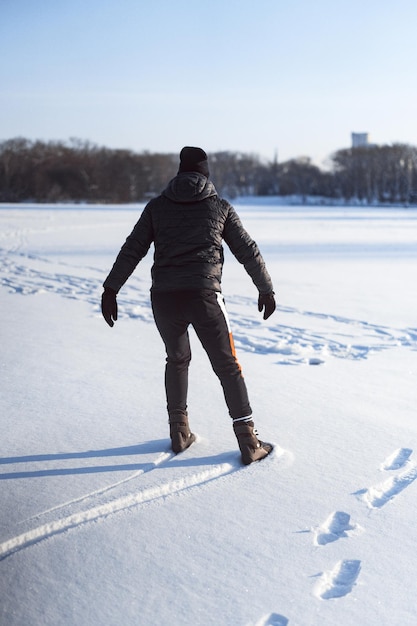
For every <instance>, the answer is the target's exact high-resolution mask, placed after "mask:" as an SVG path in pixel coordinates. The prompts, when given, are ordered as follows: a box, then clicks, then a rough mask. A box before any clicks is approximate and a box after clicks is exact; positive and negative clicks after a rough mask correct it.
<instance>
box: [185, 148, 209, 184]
mask: <svg viewBox="0 0 417 626" xmlns="http://www.w3.org/2000/svg"><path fill="white" fill-rule="evenodd" d="M181 172H199V173H200V174H203V176H206V177H207V178H208V177H209V176H210V172H209V167H208V160H207V154H206V153H205V152H204V150H202V149H201V148H191V147H190V146H186V147H185V148H183V149H182V150H181V152H180V167H179V170H178V173H181Z"/></svg>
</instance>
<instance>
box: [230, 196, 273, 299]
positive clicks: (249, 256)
mask: <svg viewBox="0 0 417 626" xmlns="http://www.w3.org/2000/svg"><path fill="white" fill-rule="evenodd" d="M223 203H224V205H225V206H227V207H228V216H227V219H226V222H225V226H224V231H223V239H224V241H225V242H226V243H227V245H228V246H229V248H230V250H231V251H232V253H233V254H234V256H235V257H236V259H237V260H238V261H239V263H242V265H243V266H244V268H245V270H246V271H247V273H248V274H249V276H250V277H251V278H252V281H253V283H254V284H255V286H256V287H257V289H258V291H259V293H261V294H265V293H271V292H272V291H273V285H272V280H271V277H270V275H269V273H268V270H267V269H266V266H265V262H264V260H263V258H262V255H261V253H260V251H259V248H258V246H257V244H256V242H255V241H254V240H253V239H252V238H251V237H250V235H249V233H248V232H247V231H246V230H245V229H244V227H243V225H242V222H241V221H240V218H239V216H238V214H237V213H236V211H235V209H234V208H233V207H232V206H231V205H230V204H229V203H228V202H226V201H225V200H223Z"/></svg>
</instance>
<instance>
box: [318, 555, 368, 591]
mask: <svg viewBox="0 0 417 626" xmlns="http://www.w3.org/2000/svg"><path fill="white" fill-rule="evenodd" d="M360 571H361V562H360V561H359V560H356V559H350V560H344V561H339V562H338V563H336V565H335V566H334V568H333V569H332V570H330V571H327V572H323V574H322V575H321V577H320V580H319V582H318V583H317V586H316V589H315V595H316V596H317V597H318V598H321V599H322V600H331V599H333V598H342V597H343V596H346V595H347V594H348V593H350V592H351V591H352V589H353V587H354V585H355V584H356V581H357V579H358V576H359V573H360Z"/></svg>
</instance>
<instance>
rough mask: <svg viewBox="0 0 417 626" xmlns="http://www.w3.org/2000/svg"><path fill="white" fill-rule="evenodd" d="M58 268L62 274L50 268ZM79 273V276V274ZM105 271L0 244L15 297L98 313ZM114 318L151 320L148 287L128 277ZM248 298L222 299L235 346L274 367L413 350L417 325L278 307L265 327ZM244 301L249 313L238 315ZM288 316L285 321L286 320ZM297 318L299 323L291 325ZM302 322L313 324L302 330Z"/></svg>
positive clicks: (3, 274)
mask: <svg viewBox="0 0 417 626" xmlns="http://www.w3.org/2000/svg"><path fill="white" fill-rule="evenodd" d="M52 265H53V266H54V268H56V267H57V266H58V267H62V270H63V271H62V272H57V271H53V269H52ZM83 274H84V275H83ZM104 278H105V275H104V273H103V271H102V270H100V269H98V268H88V267H87V268H86V267H76V266H72V265H70V264H68V263H65V262H62V261H50V260H48V259H45V258H42V257H39V256H36V255H31V254H25V253H24V252H21V251H20V250H19V246H15V248H13V249H9V250H7V249H4V248H3V249H2V248H0V284H1V285H2V286H3V287H5V288H6V289H7V290H8V291H9V292H12V293H16V294H21V295H25V296H28V295H36V294H42V293H55V294H57V295H59V296H61V297H64V298H71V299H75V300H79V301H81V302H87V303H88V304H89V305H90V306H91V307H92V310H93V312H94V314H97V315H99V314H100V294H101V285H102V282H103V279H104ZM118 301H119V318H120V319H122V318H126V317H127V318H135V319H140V320H142V321H144V322H152V321H153V316H152V311H151V306H150V301H149V293H148V288H147V287H146V289H144V288H143V287H142V285H141V280H140V278H138V277H136V276H134V277H131V279H130V280H129V282H128V283H127V284H126V285H125V286H124V288H123V291H122V293H121V294H120V296H119V298H118ZM252 301H253V298H248V297H242V296H234V297H233V296H231V297H227V298H226V303H227V308H228V311H229V315H230V319H231V323H232V328H233V336H234V341H235V345H236V347H237V348H238V349H241V350H245V351H248V352H254V353H258V354H265V353H269V354H276V355H277V358H278V360H277V364H280V365H301V364H309V365H320V364H322V363H324V362H325V361H326V360H327V359H328V358H329V357H336V358H344V359H353V360H363V359H367V358H368V357H369V356H370V355H372V354H373V353H376V352H379V351H382V350H387V349H390V348H393V347H397V346H403V347H406V348H409V349H411V350H417V328H405V329H396V328H389V327H386V326H382V325H377V324H371V323H369V322H366V321H361V320H355V319H350V318H347V317H343V316H340V315H332V314H327V313H321V312H313V311H303V310H299V309H296V308H294V307H289V306H282V305H278V307H277V312H278V315H277V316H276V318H275V319H277V323H275V324H274V323H273V321H272V322H270V323H269V324H268V326H265V324H264V323H263V322H262V320H260V319H259V316H258V315H257V311H256V306H255V304H254V303H253V302H252ZM248 303H252V304H253V309H254V315H253V317H252V316H251V317H248V316H247V315H242V314H241V313H240V311H241V310H244V309H245V310H247V306H248ZM286 319H287V320H288V323H285V322H286ZM298 320H299V323H297V324H296V323H295V322H296V321H298ZM307 322H308V326H310V327H313V328H314V330H313V329H312V328H307V327H306V324H307Z"/></svg>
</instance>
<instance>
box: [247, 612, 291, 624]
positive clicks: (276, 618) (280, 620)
mask: <svg viewBox="0 0 417 626" xmlns="http://www.w3.org/2000/svg"><path fill="white" fill-rule="evenodd" d="M287 625H288V619H287V618H286V617H284V616H283V615H279V613H271V614H270V615H267V616H266V617H263V618H262V619H261V620H260V621H259V622H256V624H255V626H287Z"/></svg>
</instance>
